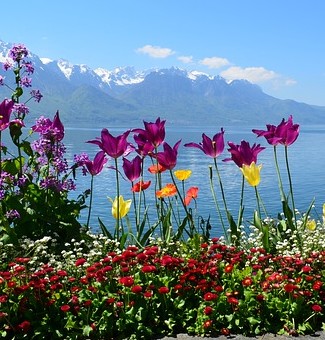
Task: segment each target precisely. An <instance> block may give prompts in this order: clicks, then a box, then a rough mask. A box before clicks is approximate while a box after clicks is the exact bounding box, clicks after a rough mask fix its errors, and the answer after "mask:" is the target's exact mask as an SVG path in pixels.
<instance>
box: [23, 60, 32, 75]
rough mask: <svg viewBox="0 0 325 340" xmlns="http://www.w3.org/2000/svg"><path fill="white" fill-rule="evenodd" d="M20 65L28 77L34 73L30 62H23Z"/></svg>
mask: <svg viewBox="0 0 325 340" xmlns="http://www.w3.org/2000/svg"><path fill="white" fill-rule="evenodd" d="M22 64H23V66H24V68H25V70H26V72H27V74H28V75H31V74H33V73H34V65H33V63H32V62H31V61H23V63H22Z"/></svg>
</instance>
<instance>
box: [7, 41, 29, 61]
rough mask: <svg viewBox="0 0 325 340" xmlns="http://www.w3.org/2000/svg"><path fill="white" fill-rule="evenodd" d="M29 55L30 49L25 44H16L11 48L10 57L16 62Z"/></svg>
mask: <svg viewBox="0 0 325 340" xmlns="http://www.w3.org/2000/svg"><path fill="white" fill-rule="evenodd" d="M27 56H28V50H27V48H26V46H25V45H23V44H17V45H14V46H13V47H12V48H11V49H10V50H9V57H10V58H11V59H12V60H14V61H16V62H17V61H20V60H22V59H23V58H25V57H27Z"/></svg>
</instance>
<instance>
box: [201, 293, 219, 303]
mask: <svg viewBox="0 0 325 340" xmlns="http://www.w3.org/2000/svg"><path fill="white" fill-rule="evenodd" d="M217 297H218V295H217V294H214V293H211V292H210V293H205V294H204V296H203V299H204V300H205V301H212V300H215V299H216V298H217Z"/></svg>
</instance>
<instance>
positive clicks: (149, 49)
mask: <svg viewBox="0 0 325 340" xmlns="http://www.w3.org/2000/svg"><path fill="white" fill-rule="evenodd" d="M136 51H137V52H138V53H143V54H147V55H149V56H150V57H152V58H167V57H169V56H171V55H173V54H174V53H175V52H174V51H173V50H171V49H170V48H166V47H160V46H152V45H145V46H143V47H140V48H138V49H137V50H136Z"/></svg>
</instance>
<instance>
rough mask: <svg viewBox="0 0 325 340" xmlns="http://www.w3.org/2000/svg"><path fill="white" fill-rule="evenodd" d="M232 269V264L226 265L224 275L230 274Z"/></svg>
mask: <svg viewBox="0 0 325 340" xmlns="http://www.w3.org/2000/svg"><path fill="white" fill-rule="evenodd" d="M233 269H234V266H233V265H232V264H228V265H227V266H226V267H225V273H231V272H232V270H233Z"/></svg>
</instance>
